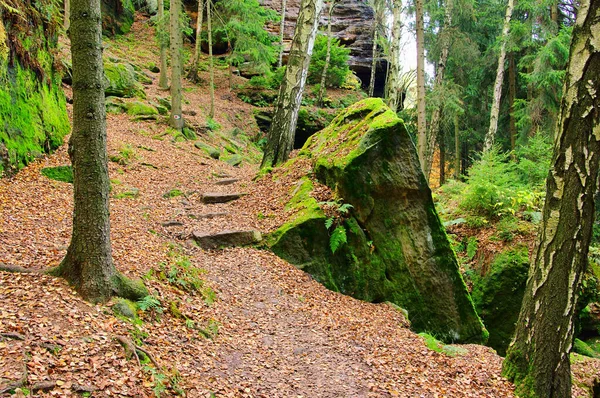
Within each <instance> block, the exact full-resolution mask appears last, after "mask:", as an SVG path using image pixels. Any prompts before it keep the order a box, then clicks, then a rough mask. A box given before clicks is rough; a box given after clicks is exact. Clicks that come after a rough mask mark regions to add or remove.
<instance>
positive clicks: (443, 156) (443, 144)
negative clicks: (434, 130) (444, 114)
mask: <svg viewBox="0 0 600 398" xmlns="http://www.w3.org/2000/svg"><path fill="white" fill-rule="evenodd" d="M440 135H441V137H440V187H441V186H442V185H444V184H445V183H446V141H445V140H444V137H443V132H442V131H440Z"/></svg>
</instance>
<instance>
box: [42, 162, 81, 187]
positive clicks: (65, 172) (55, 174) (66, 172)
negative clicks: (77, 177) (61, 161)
mask: <svg viewBox="0 0 600 398" xmlns="http://www.w3.org/2000/svg"><path fill="white" fill-rule="evenodd" d="M41 173H42V175H43V176H45V177H48V178H49V179H51V180H55V181H62V182H68V183H71V184H72V183H73V167H71V166H57V167H45V168H43V169H42V171H41Z"/></svg>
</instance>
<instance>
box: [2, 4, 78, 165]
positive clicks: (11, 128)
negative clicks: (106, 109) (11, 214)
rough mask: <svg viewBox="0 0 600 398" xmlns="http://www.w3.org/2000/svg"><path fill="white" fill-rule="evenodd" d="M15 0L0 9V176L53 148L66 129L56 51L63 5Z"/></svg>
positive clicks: (68, 127)
mask: <svg viewBox="0 0 600 398" xmlns="http://www.w3.org/2000/svg"><path fill="white" fill-rule="evenodd" d="M13 3H14V4H13V5H14V7H16V8H15V10H16V11H13V12H1V11H0V176H2V175H4V174H11V173H13V172H15V171H17V170H18V169H20V168H21V167H23V166H25V165H26V164H27V163H28V162H30V161H31V160H33V159H34V158H36V157H37V156H39V155H41V154H43V153H46V152H49V151H51V150H53V149H55V148H57V147H58V146H59V145H60V144H62V142H63V137H64V136H65V135H66V134H68V132H69V130H70V126H69V119H68V117H67V109H66V100H65V95H64V93H63V91H62V89H61V74H60V73H59V71H58V70H57V69H56V67H55V65H58V64H59V63H58V62H56V59H55V56H54V54H56V53H57V49H56V47H57V39H58V31H59V29H60V26H59V24H58V21H59V20H60V19H59V18H58V15H59V14H60V12H61V9H60V7H59V6H57V5H56V2H54V1H51V0H38V1H35V2H24V1H17V2H13ZM1 9H2V6H0V10H1Z"/></svg>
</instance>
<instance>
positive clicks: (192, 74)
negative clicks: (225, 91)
mask: <svg viewBox="0 0 600 398" xmlns="http://www.w3.org/2000/svg"><path fill="white" fill-rule="evenodd" d="M203 18H204V0H198V20H197V21H196V45H195V46H194V56H193V58H192V65H191V66H190V71H189V72H188V76H187V78H188V79H189V80H190V81H192V82H194V83H197V82H198V81H199V80H200V79H199V77H198V63H199V62H200V52H201V46H200V45H201V44H202V22H203V21H202V19H203Z"/></svg>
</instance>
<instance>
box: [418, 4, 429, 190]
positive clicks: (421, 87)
mask: <svg viewBox="0 0 600 398" xmlns="http://www.w3.org/2000/svg"><path fill="white" fill-rule="evenodd" d="M415 18H416V22H417V24H416V25H417V150H418V152H419V162H420V163H421V169H422V170H423V172H425V170H427V169H428V167H426V159H427V119H426V114H425V34H424V26H423V25H424V23H423V0H415ZM425 177H426V178H428V177H429V176H428V174H425Z"/></svg>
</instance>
